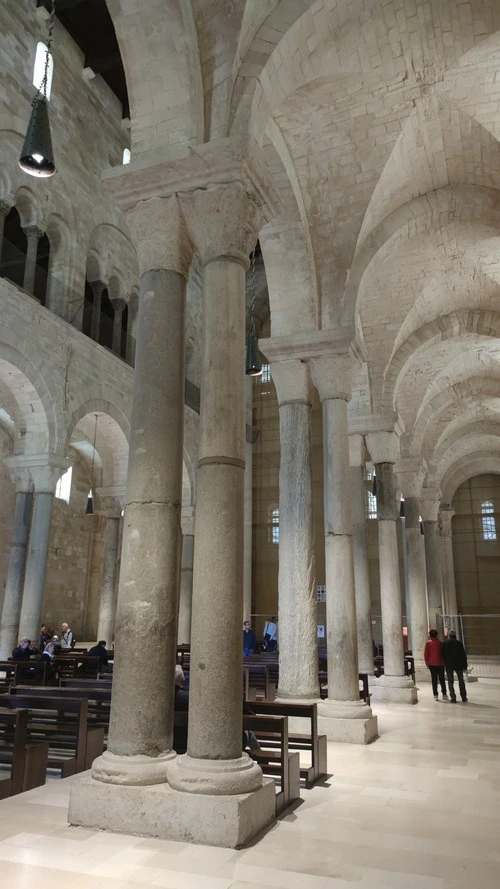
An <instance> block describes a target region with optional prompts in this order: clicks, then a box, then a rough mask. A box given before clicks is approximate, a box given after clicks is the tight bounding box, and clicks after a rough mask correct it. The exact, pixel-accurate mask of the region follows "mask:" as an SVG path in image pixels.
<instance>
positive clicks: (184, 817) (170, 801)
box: [68, 772, 276, 849]
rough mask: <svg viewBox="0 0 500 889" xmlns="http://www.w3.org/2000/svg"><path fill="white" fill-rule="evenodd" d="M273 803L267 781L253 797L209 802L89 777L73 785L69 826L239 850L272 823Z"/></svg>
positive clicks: (195, 796) (204, 798) (272, 790)
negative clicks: (104, 782)
mask: <svg viewBox="0 0 500 889" xmlns="http://www.w3.org/2000/svg"><path fill="white" fill-rule="evenodd" d="M275 797H276V790H275V785H274V781H272V780H271V779H269V778H265V779H264V781H263V785H262V787H261V788H259V790H256V791H255V792H254V793H245V794H236V795H234V796H209V795H202V794H194V793H179V792H178V791H177V790H172V788H171V787H169V786H168V784H150V785H148V786H146V787H130V786H124V785H118V784H103V783H102V782H101V781H94V779H93V778H92V777H91V775H90V772H85V773H84V774H83V775H81V776H79V777H77V778H75V779H73V782H72V785H71V791H70V799H69V811H68V821H69V823H70V824H71V825H73V826H78V827H90V828H97V829H99V830H109V831H115V832H117V833H126V834H132V835H135V836H149V837H159V838H160V839H165V840H176V841H178V842H184V843H197V844H204V845H208V846H225V847H227V848H231V849H238V848H240V847H242V846H245V845H246V844H247V843H248V842H249V841H250V840H252V839H254V837H256V836H257V835H258V834H259V833H261V831H262V830H263V829H264V828H265V827H267V826H268V825H271V823H273V822H274V820H275V807H276V799H275Z"/></svg>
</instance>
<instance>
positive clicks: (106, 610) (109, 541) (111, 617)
mask: <svg viewBox="0 0 500 889" xmlns="http://www.w3.org/2000/svg"><path fill="white" fill-rule="evenodd" d="M100 512H101V514H102V510H100ZM120 512H121V509H120V510H118V511H115V513H114V514H113V513H112V512H110V511H109V510H107V511H106V513H104V515H105V517H106V531H105V543H104V560H103V564H102V575H101V595H100V598H99V617H98V621H97V639H105V640H106V642H107V644H108V648H111V643H112V641H113V636H114V631H115V618H116V598H117V593H118V589H117V566H118V547H119V542H120Z"/></svg>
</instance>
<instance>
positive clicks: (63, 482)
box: [55, 466, 73, 503]
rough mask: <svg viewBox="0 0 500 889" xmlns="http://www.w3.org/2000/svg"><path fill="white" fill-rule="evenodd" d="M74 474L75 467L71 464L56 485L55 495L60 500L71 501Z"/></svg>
mask: <svg viewBox="0 0 500 889" xmlns="http://www.w3.org/2000/svg"><path fill="white" fill-rule="evenodd" d="M72 476H73V467H72V466H70V467H69V469H67V470H66V472H65V473H64V475H62V476H61V478H60V479H59V481H58V482H57V485H56V493H55V496H56V497H57V499H58V500H64V501H65V503H69V498H70V495H71V478H72Z"/></svg>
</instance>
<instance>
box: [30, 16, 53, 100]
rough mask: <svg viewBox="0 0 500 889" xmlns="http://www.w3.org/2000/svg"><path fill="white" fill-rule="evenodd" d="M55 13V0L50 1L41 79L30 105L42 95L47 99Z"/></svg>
mask: <svg viewBox="0 0 500 889" xmlns="http://www.w3.org/2000/svg"><path fill="white" fill-rule="evenodd" d="M55 13H56V4H55V0H51V4H50V13H49V32H48V37H47V50H46V53H45V67H44V70H43V78H42V82H41V84H40V86H39V87H38V89H37V91H36V95H35V98H34V99H33V101H32V103H31V104H32V105H34V104H35V102H36V100H37V99H38V96H39V95H43V98H44V99H46V98H47V83H48V80H49V60H50V47H51V46H52V32H53V30H54V17H55Z"/></svg>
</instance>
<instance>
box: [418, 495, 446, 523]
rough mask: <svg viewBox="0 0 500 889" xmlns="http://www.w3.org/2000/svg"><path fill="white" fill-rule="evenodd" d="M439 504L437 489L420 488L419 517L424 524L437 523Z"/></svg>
mask: <svg viewBox="0 0 500 889" xmlns="http://www.w3.org/2000/svg"><path fill="white" fill-rule="evenodd" d="M440 504H441V491H440V490H439V488H422V496H421V498H420V515H421V516H422V519H423V521H424V522H437V520H438V512H439V507H440Z"/></svg>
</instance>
